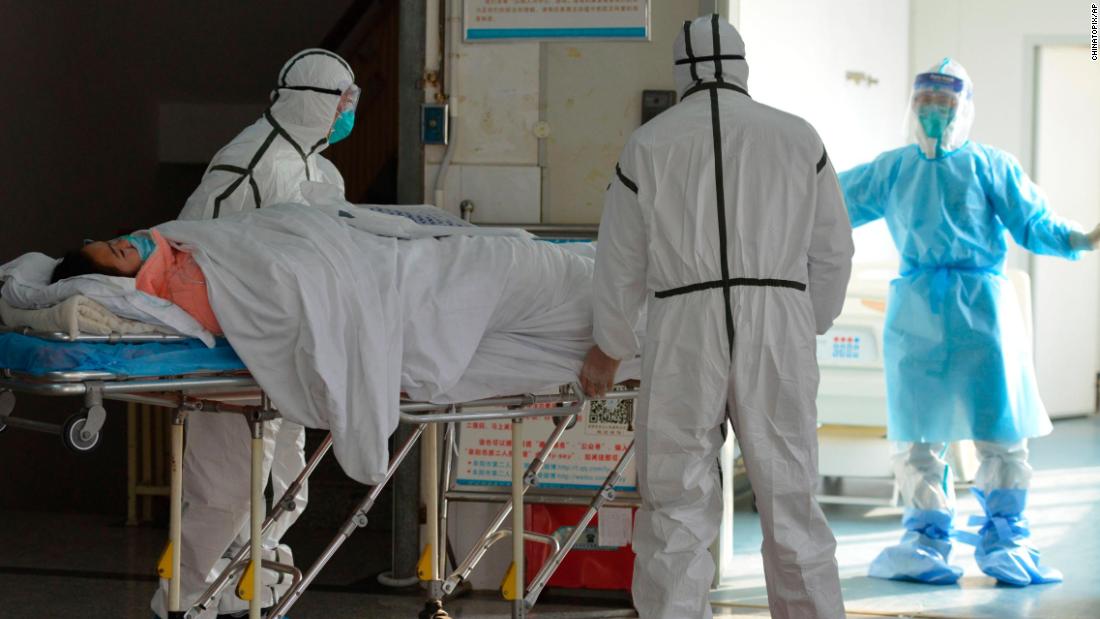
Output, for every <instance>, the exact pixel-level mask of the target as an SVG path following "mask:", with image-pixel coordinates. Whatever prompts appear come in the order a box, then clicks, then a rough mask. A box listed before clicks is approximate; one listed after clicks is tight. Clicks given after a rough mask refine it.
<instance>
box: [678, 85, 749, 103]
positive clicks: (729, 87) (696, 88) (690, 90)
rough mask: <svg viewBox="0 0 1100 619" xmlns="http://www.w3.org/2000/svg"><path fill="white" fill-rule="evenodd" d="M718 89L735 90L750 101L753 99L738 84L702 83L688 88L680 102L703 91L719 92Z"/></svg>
mask: <svg viewBox="0 0 1100 619" xmlns="http://www.w3.org/2000/svg"><path fill="white" fill-rule="evenodd" d="M718 89H722V90H733V91H735V92H739V93H741V94H743V95H745V96H746V97H748V98H750V99H751V98H752V95H750V94H749V91H747V90H745V89H744V88H741V87H740V86H738V85H737V84H732V83H730V82H700V83H698V84H696V85H694V86H692V87H691V88H688V89H687V90H686V91H684V96H682V97H680V100H681V101H683V100H684V99H687V98H688V97H690V96H691V95H693V94H695V93H697V92H701V91H703V90H718Z"/></svg>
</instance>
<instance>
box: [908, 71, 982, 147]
mask: <svg viewBox="0 0 1100 619" xmlns="http://www.w3.org/2000/svg"><path fill="white" fill-rule="evenodd" d="M973 122H974V101H973V86H972V85H971V83H970V78H969V76H967V74H966V70H965V69H963V68H962V65H959V64H958V63H956V62H954V61H953V60H949V59H945V60H944V61H943V62H941V63H940V64H938V65H937V66H936V67H934V68H933V70H932V71H929V72H927V73H921V74H919V75H917V77H916V79H915V80H914V82H913V94H912V97H910V105H909V117H908V123H909V134H910V135H911V136H912V138H913V139H914V140H915V141H916V142H917V144H918V145H919V146H920V148H921V151H922V152H923V153H924V155H925V156H926V157H927V158H929V159H938V158H940V157H943V156H945V155H947V154H949V153H951V152H953V151H955V150H958V149H959V148H961V147H962V146H963V145H964V144H966V141H967V139H968V138H969V135H970V127H971V125H972V124H973Z"/></svg>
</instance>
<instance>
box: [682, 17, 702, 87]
mask: <svg viewBox="0 0 1100 619" xmlns="http://www.w3.org/2000/svg"><path fill="white" fill-rule="evenodd" d="M684 53H686V54H687V59H688V60H694V59H695V55H694V54H692V53H691V22H689V21H685V22H684ZM688 66H689V67H691V81H693V82H698V81H699V72H698V71H696V70H695V63H694V62H689V63H688Z"/></svg>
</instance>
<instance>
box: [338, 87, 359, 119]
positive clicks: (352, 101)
mask: <svg viewBox="0 0 1100 619" xmlns="http://www.w3.org/2000/svg"><path fill="white" fill-rule="evenodd" d="M360 92H362V91H360V90H359V87H358V86H356V85H355V84H352V85H350V86H348V87H347V88H345V89H344V91H343V92H342V93H340V103H337V104H336V113H337V114H343V113H344V112H354V111H355V108H356V107H358V106H359V93H360Z"/></svg>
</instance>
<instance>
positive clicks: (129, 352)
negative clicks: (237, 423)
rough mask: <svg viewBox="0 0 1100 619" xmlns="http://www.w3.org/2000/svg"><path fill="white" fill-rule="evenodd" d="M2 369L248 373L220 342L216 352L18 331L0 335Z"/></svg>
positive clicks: (198, 345) (182, 343) (182, 344)
mask: <svg viewBox="0 0 1100 619" xmlns="http://www.w3.org/2000/svg"><path fill="white" fill-rule="evenodd" d="M0 368H3V369H7V370H11V371H13V372H20V373H24V374H31V375H34V376H44V375H46V374H48V373H50V372H70V371H95V372H110V373H112V374H116V375H118V376H171V375H177V374H193V373H198V372H231V371H236V370H245V369H246V368H245V365H244V363H243V362H242V361H241V360H240V358H239V357H238V356H237V353H236V352H234V351H233V348H232V347H231V346H230V345H229V343H228V342H227V341H225V340H224V339H221V338H219V339H218V340H217V342H216V345H215V346H214V348H207V347H206V345H205V344H203V343H202V342H201V341H199V340H195V339H186V340H178V341H171V342H142V343H107V342H54V341H49V340H44V339H41V338H37V337H33V336H29V335H22V334H20V333H3V334H0Z"/></svg>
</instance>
